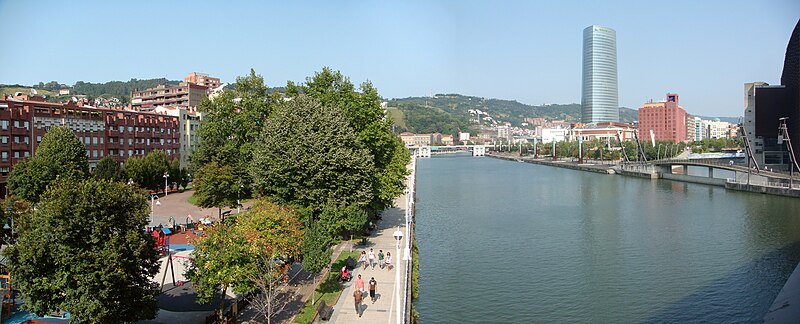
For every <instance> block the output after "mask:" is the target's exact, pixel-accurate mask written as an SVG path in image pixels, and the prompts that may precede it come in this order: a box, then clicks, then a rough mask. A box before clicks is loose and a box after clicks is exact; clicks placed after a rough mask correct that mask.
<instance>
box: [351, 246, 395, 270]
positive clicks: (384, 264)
mask: <svg viewBox="0 0 800 324" xmlns="http://www.w3.org/2000/svg"><path fill="white" fill-rule="evenodd" d="M376 259H377V260H376ZM367 261H369V263H367ZM376 261H377V262H376ZM358 262H361V264H362V265H363V266H364V270H367V266H371V267H372V269H373V270H375V264H376V263H377V264H378V267H380V268H381V269H383V268H386V270H391V267H392V253H391V252H389V251H386V254H385V255H384V254H383V250H378V254H377V255H376V254H375V251H374V250H372V248H370V249H369V253H367V251H361V257H359V258H358Z"/></svg>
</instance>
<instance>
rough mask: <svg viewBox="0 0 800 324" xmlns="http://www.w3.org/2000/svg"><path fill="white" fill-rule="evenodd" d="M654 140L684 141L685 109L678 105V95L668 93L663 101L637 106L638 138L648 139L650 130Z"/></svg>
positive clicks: (685, 139)
mask: <svg viewBox="0 0 800 324" xmlns="http://www.w3.org/2000/svg"><path fill="white" fill-rule="evenodd" d="M651 130H652V131H653V135H654V138H655V140H657V141H671V142H675V143H678V142H685V141H687V140H694V139H688V138H686V110H683V107H681V106H679V105H678V95H677V94H675V93H668V94H667V100H665V101H663V102H653V101H652V100H650V102H648V103H646V104H644V105H643V106H642V108H639V140H642V141H649V140H650V131H651Z"/></svg>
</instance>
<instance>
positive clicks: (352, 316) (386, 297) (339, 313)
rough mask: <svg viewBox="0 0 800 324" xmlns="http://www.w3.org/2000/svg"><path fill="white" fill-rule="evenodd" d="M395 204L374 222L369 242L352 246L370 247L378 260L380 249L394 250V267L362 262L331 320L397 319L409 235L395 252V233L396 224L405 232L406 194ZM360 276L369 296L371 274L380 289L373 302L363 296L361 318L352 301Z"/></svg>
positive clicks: (390, 321)
mask: <svg viewBox="0 0 800 324" xmlns="http://www.w3.org/2000/svg"><path fill="white" fill-rule="evenodd" d="M409 169H410V166H409ZM410 170H411V172H412V174H411V177H414V176H415V175H414V174H413V172H414V170H412V169H410ZM394 206H396V207H393V208H389V209H386V210H384V211H383V213H381V220H379V221H378V222H377V223H376V224H375V225H376V228H375V230H373V231H372V234H371V235H370V237H369V241H368V242H367V244H366V245H356V246H354V247H353V250H354V251H367V253H369V249H370V248H371V249H372V250H373V251H374V252H375V255H376V260H377V254H378V251H379V250H383V253H384V254H385V253H386V252H391V253H392V269H391V270H386V269H381V268H380V267H379V266H378V265H377V264H376V265H375V269H372V267H369V266H368V267H367V269H366V270H365V269H364V267H363V266H361V265H360V264H359V266H360V267H358V268H356V269H355V270H354V271H353V277H354V278H353V280H351V281H350V282H347V283H345V285H344V290H343V291H342V295H341V296H340V297H339V301H338V302H337V303H336V305H335V306H334V307H333V315H332V316H331V320H330V322H331V323H356V322H362V323H392V322H395V318H396V316H397V313H396V312H397V311H398V310H397V309H396V308H397V307H396V305H397V300H396V298H397V297H396V294H395V285H399V287H397V288H398V289H400V299H401V300H400V307H401V308H402V307H403V300H402V299H403V296H405V294H406V291H405V286H404V281H403V280H404V275H405V271H406V267H405V262H404V261H403V259H402V258H403V256H402V253H403V247H404V246H405V243H406V242H405V240H406V237H403V240H402V241H401V242H400V243H401V245H400V246H401V248H400V253H399V254H400V255H395V253H396V248H395V247H396V244H397V243H396V240H395V239H394V237H393V236H392V234H393V233H394V231H395V230H396V229H397V226H400V230H401V231H403V233H404V234H403V235H405V228H404V225H405V209H406V196H405V194H401V195H400V196H399V197H397V198H395V200H394ZM395 271H400V282H395V276H396V273H395ZM358 275H361V279H363V280H364V288H365V289H367V295H369V280H370V279H371V278H372V277H375V281H377V282H378V287H377V288H378V289H377V293H376V295H377V300H376V301H375V303H372V301H371V300H370V298H369V296H365V297H364V300H363V301H362V305H361V313H362V314H361V317H359V314H358V313H357V312H356V308H355V302H354V300H353V292H355V285H356V279H357V278H358ZM399 311H400V312H402V311H404V310H403V309H400V310H399ZM401 315H402V314H401Z"/></svg>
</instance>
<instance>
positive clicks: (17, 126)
mask: <svg viewBox="0 0 800 324" xmlns="http://www.w3.org/2000/svg"><path fill="white" fill-rule="evenodd" d="M14 128H19V120H15V121H14Z"/></svg>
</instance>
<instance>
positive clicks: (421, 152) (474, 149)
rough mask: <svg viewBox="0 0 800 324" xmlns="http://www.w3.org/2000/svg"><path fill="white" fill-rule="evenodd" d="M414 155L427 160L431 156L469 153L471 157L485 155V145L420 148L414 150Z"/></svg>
mask: <svg viewBox="0 0 800 324" xmlns="http://www.w3.org/2000/svg"><path fill="white" fill-rule="evenodd" d="M413 150H414V154H415V155H416V156H417V157H420V158H429V157H431V156H433V155H439V154H450V153H459V152H470V153H472V156H484V155H486V146H485V145H443V146H420V147H417V148H414V149H413Z"/></svg>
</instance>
